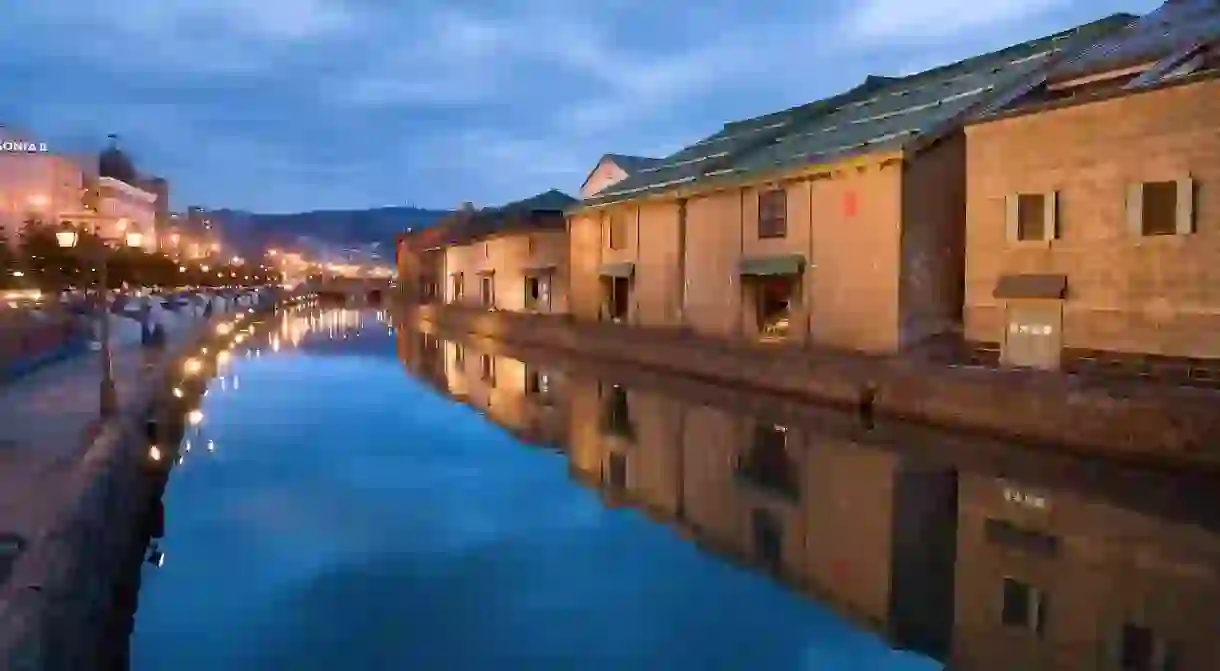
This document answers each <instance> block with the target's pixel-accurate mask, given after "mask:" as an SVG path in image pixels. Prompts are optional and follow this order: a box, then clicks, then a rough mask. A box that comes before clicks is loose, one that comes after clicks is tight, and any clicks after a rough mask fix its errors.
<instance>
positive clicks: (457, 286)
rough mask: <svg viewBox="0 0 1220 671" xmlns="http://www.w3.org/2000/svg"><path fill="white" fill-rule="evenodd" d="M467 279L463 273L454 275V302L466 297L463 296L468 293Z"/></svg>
mask: <svg viewBox="0 0 1220 671" xmlns="http://www.w3.org/2000/svg"><path fill="white" fill-rule="evenodd" d="M465 284H466V282H465V277H464V276H463V275H462V273H454V275H453V300H455V301H460V300H462V298H463V297H464V296H463V295H462V294H464V293H465V291H466V286H465Z"/></svg>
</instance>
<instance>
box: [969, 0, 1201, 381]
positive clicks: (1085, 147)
mask: <svg viewBox="0 0 1220 671" xmlns="http://www.w3.org/2000/svg"><path fill="white" fill-rule="evenodd" d="M1218 45H1220V5H1218V4H1217V3H1215V2H1211V1H1210V0H1174V1H1173V2H1168V3H1166V4H1165V5H1164V6H1162V7H1161V8H1160V9H1159V10H1157V11H1155V12H1153V13H1151V14H1149V15H1147V16H1145V17H1143V18H1141V19H1140V20H1139V21H1137V22H1135V23H1133V24H1131V25H1130V26H1129V27H1128V28H1126V29H1124V30H1121V31H1118V32H1116V33H1113V34H1112V35H1111V36H1109V37H1108V38H1107V39H1105V40H1102V41H1101V42H1100V43H1099V44H1098V45H1097V46H1096V47H1095V48H1094V49H1092V50H1090V52H1089V54H1088V55H1087V56H1086V57H1083V58H1079V59H1075V60H1073V61H1071V62H1067V63H1063V64H1061V65H1060V66H1059V67H1056V68H1053V69H1051V70H1050V72H1049V73H1048V74H1047V77H1046V80H1045V83H1043V84H1042V85H1041V86H1040V87H1039V88H1038V89H1036V90H1035V91H1033V92H1031V94H1030V95H1029V96H1027V98H1026V99H1025V101H1024V104H1020V105H1017V106H1015V107H1014V108H1012V109H1009V110H1006V111H1003V112H1001V113H998V114H993V115H990V116H987V117H984V118H982V119H980V120H977V121H975V122H974V123H972V124H971V125H970V126H969V127H968V128H967V142H966V146H967V172H968V175H969V179H968V182H967V184H968V187H967V235H966V292H965V301H966V303H965V333H966V336H967V338H969V339H970V340H972V341H974V342H976V343H978V344H980V345H983V346H989V347H990V346H993V347H995V348H996V349H998V350H999V353H1000V358H1001V360H1002V361H1004V362H1006V363H1008V364H1012V365H1018V366H1030V367H1038V368H1047V369H1057V368H1060V367H1061V366H1062V367H1072V368H1078V367H1083V366H1087V365H1089V364H1090V363H1096V362H1105V363H1107V364H1115V363H1117V364H1126V365H1134V366H1136V367H1137V368H1140V369H1141V370H1143V371H1145V372H1147V371H1151V370H1152V369H1155V368H1163V369H1175V368H1190V367H1192V366H1196V365H1198V364H1200V363H1205V361H1204V362H1201V361H1200V360H1211V361H1212V362H1215V361H1216V359H1217V358H1220V266H1217V264H1216V263H1215V259H1216V258H1217V256H1218V255H1220V162H1218V161H1217V160H1216V157H1217V155H1220V46H1218Z"/></svg>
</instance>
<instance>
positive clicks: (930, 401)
mask: <svg viewBox="0 0 1220 671" xmlns="http://www.w3.org/2000/svg"><path fill="white" fill-rule="evenodd" d="M403 312H404V316H405V318H406V320H407V323H408V325H410V324H412V323H415V324H417V325H420V324H426V323H433V324H435V325H437V326H440V327H442V328H445V329H447V330H451V331H454V332H464V333H470V334H473V335H478V336H483V337H488V338H493V339H499V340H504V341H506V342H517V343H520V344H525V345H534V346H539V347H547V348H554V349H559V350H564V351H567V352H571V353H573V354H577V355H584V356H589V357H597V358H603V359H607V360H612V361H623V362H629V363H633V364H637V365H641V366H649V367H654V368H657V369H663V370H668V371H671V372H675V373H680V374H685V375H690V376H694V377H697V378H700V379H704V380H706V381H710V382H715V383H718V384H726V385H732V386H734V387H736V388H739V389H757V390H765V391H769V392H773V393H780V394H785V395H792V396H795V397H799V398H804V399H807V400H811V401H816V402H822V403H831V404H836V405H842V406H848V407H851V408H864V407H866V406H867V407H868V408H869V409H868V410H866V411H867V412H874V411H875V412H876V413H878V414H880V415H887V416H891V417H897V418H902V419H907V420H914V421H920V422H927V423H931V424H935V425H939V426H944V427H949V428H954V429H958V430H965V431H977V432H981V433H985V434H988V435H991V436H997V437H1001V438H1005V439H1009V440H1015V441H1022V442H1030V443H1036V444H1040V445H1045V446H1048V447H1059V448H1061V449H1068V450H1071V451H1074V452H1078V453H1084V454H1096V455H1104V456H1107V457H1112V458H1120V459H1126V460H1131V461H1135V462H1141V463H1147V464H1151V465H1164V466H1175V467H1187V468H1192V469H1207V470H1212V469H1217V468H1220V392H1216V391H1212V390H1207V389H1189V388H1181V387H1173V386H1168V385H1160V384H1155V383H1147V382H1137V381H1125V380H1121V381H1120V380H1085V379H1082V378H1077V377H1073V376H1070V375H1063V374H1056V373H1044V372H1038V371H1018V370H992V369H970V368H952V367H946V366H942V365H936V364H932V363H928V362H926V361H916V360H905V359H897V358H883V357H871V356H865V355H859V354H854V353H849V352H831V351H826V350H817V349H812V348H808V347H805V348H795V347H785V346H782V345H779V346H772V345H766V346H763V345H746V344H742V343H737V344H734V343H731V342H725V341H716V340H710V339H705V338H700V337H697V336H695V335H692V334H690V333H684V332H678V331H673V330H661V329H650V328H640V327H629V326H622V325H618V324H612V323H584V322H576V321H573V320H571V319H569V318H566V317H559V316H545V315H526V314H516V313H508V312H484V311H480V310H474V309H468V308H459V307H454V306H438V305H424V306H414V307H408V308H405V309H404V310H403Z"/></svg>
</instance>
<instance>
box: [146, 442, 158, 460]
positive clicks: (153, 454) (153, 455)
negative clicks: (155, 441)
mask: <svg viewBox="0 0 1220 671" xmlns="http://www.w3.org/2000/svg"><path fill="white" fill-rule="evenodd" d="M148 458H149V459H152V460H153V461H161V448H159V447H157V446H156V445H153V446H152V447H150V448H148Z"/></svg>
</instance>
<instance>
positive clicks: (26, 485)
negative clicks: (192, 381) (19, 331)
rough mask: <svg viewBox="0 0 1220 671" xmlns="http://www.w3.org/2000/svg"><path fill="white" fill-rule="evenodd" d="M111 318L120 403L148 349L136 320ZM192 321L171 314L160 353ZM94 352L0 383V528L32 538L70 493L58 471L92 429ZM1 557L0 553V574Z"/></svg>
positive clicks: (137, 379)
mask: <svg viewBox="0 0 1220 671" xmlns="http://www.w3.org/2000/svg"><path fill="white" fill-rule="evenodd" d="M115 322H116V324H115V327H116V328H115V329H114V334H113V336H114V340H113V341H112V342H113V347H114V351H113V364H114V377H115V385H116V387H117V389H118V392H119V402H120V404H122V403H124V401H125V400H126V399H128V398H130V397H131V395H132V393H133V392H134V391H135V390H136V389H138V388H139V386H140V383H141V381H142V379H143V377H144V375H145V374H146V373H145V370H144V362H145V361H146V357H147V356H149V355H148V354H147V353H146V352H145V351H144V350H143V348H141V347H140V340H139V328H138V326H136V327H135V328H132V327H131V326H130V325H134V324H135V322H134V321H132V320H130V319H125V318H121V317H116V318H115ZM122 322H127V323H126V324H124V323H122ZM197 323H198V321H197V320H189V321H188V320H180V321H176V322H175V323H174V324H173V325H172V326H171V327H170V333H169V334H168V335H169V342H168V343H167V347H166V349H165V352H166V353H171V352H173V350H174V348H175V345H177V344H178V343H180V342H181V341H182V339H183V338H185V337H187V336H188V335H189V334H190V331H191V330H192V329H191V328H190V327H191V326H193V325H194V324H197ZM99 357H100V354H99V353H97V352H89V353H87V354H83V355H80V356H77V357H74V358H72V359H68V360H66V361H61V362H59V363H56V364H52V365H50V366H47V367H45V368H42V369H40V370H38V371H35V372H33V373H31V374H30V375H28V376H26V377H23V378H21V379H20V380H17V381H16V382H14V383H12V384H9V385H5V386H0V534H7V533H16V534H18V535H20V536H23V537H25V538H27V539H29V538H32V537H33V536H34V534H35V533H36V531H37V530H39V529H42V528H45V526H46V524H47V523H49V522H50V521H51V520H52V519H53V518H54V515H55V513H56V511H58V510H61V509H62V505H63V503H64V501H65V497H66V496H69V497H70V493H69V492H67V491H65V487H63V486H62V484H63V482H64V481H63V478H66V477H67V476H68V475H69V474H70V472H71V470H72V468H71V467H72V466H73V465H75V464H76V463H77V462H78V460H79V459H80V458H81V457H82V456H83V454H84V452H85V451H86V449H87V447H88V444H89V438H90V437H91V436H92V435H93V434H94V433H95V432H96V430H97V428H98V423H97V420H98V387H99V384H100V381H101V363H100V361H99ZM4 562H5V559H4V557H0V576H2V575H3V573H4V571H3V568H4V566H3V564H4Z"/></svg>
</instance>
